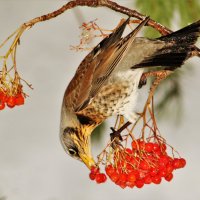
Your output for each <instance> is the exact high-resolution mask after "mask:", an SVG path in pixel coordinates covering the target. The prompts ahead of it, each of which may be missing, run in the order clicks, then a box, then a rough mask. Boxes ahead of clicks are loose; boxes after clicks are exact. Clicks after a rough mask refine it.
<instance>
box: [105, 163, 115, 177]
mask: <svg viewBox="0 0 200 200" xmlns="http://www.w3.org/2000/svg"><path fill="white" fill-rule="evenodd" d="M105 170H106V174H107V175H108V176H111V175H112V174H113V173H114V172H115V169H114V167H113V166H112V165H108V166H106V169H105Z"/></svg>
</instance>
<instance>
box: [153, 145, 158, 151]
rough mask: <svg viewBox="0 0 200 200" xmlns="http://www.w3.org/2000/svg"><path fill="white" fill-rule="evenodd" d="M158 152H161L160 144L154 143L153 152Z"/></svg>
mask: <svg viewBox="0 0 200 200" xmlns="http://www.w3.org/2000/svg"><path fill="white" fill-rule="evenodd" d="M158 150H160V147H159V145H158V143H154V144H153V151H158Z"/></svg>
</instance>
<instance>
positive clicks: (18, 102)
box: [15, 93, 24, 106]
mask: <svg viewBox="0 0 200 200" xmlns="http://www.w3.org/2000/svg"><path fill="white" fill-rule="evenodd" d="M15 104H16V105H17V106H20V105H23V104H24V97H23V95H22V93H19V94H17V95H16V99H15Z"/></svg>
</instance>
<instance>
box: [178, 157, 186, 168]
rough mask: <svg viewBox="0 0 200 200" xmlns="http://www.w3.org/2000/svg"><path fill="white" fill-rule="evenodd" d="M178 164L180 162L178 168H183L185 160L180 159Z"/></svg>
mask: <svg viewBox="0 0 200 200" xmlns="http://www.w3.org/2000/svg"><path fill="white" fill-rule="evenodd" d="M179 162H180V168H183V167H185V165H186V160H185V159H184V158H180V159H179Z"/></svg>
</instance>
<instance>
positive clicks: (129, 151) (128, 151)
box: [125, 148, 133, 154]
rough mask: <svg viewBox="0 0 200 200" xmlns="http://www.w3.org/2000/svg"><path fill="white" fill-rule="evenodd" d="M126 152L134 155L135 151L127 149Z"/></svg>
mask: <svg viewBox="0 0 200 200" xmlns="http://www.w3.org/2000/svg"><path fill="white" fill-rule="evenodd" d="M125 152H126V153H127V154H132V153H133V151H132V150H131V149H129V148H126V149H125Z"/></svg>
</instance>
